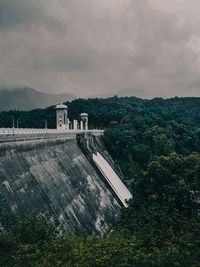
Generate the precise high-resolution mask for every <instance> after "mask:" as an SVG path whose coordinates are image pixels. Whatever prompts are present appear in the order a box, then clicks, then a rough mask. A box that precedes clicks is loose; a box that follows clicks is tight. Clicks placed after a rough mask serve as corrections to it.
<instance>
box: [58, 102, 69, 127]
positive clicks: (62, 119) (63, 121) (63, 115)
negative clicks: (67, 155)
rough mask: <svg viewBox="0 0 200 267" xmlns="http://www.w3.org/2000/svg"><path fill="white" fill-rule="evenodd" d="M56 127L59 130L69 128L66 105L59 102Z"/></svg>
mask: <svg viewBox="0 0 200 267" xmlns="http://www.w3.org/2000/svg"><path fill="white" fill-rule="evenodd" d="M56 128H57V130H61V129H68V128H69V124H68V114H67V106H66V105H63V104H59V105H57V106H56Z"/></svg>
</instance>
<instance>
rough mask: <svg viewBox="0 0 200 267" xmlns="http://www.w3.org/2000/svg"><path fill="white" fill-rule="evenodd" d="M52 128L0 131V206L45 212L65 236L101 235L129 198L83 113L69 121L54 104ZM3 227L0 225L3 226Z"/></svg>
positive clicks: (18, 211) (64, 108)
mask: <svg viewBox="0 0 200 267" xmlns="http://www.w3.org/2000/svg"><path fill="white" fill-rule="evenodd" d="M56 118H57V126H56V127H57V129H56V130H50V129H48V131H44V132H42V131H41V132H40V131H38V132H37V131H36V129H32V131H24V132H23V131H18V132H17V131H16V132H15V133H14V134H13V133H12V132H11V133H9V132H6V131H5V130H4V131H3V130H2V129H0V203H1V208H3V209H6V210H7V211H9V212H12V213H15V214H18V215H23V214H24V213H25V212H26V213H27V212H32V211H37V212H40V213H45V212H46V211H48V213H49V215H50V216H51V217H52V219H53V218H58V219H59V221H60V222H61V224H62V225H63V226H64V227H65V229H66V230H68V231H69V232H78V231H81V230H87V232H88V233H92V232H96V233H99V234H102V233H104V231H106V229H107V228H108V227H110V226H112V225H113V223H114V222H115V221H116V218H117V216H118V215H119V212H120V208H121V207H122V206H125V207H126V206H127V201H128V200H129V199H130V198H131V197H132V195H131V193H130V191H129V189H128V188H127V186H126V185H125V184H124V182H123V177H122V175H121V172H120V170H119V169H118V167H117V166H116V164H115V163H114V161H113V159H112V158H111V156H110V155H109V153H108V151H107V150H106V148H105V146H104V144H103V140H102V135H103V131H100V130H88V114H87V113H82V114H81V116H80V118H81V120H80V122H78V121H76V120H75V121H73V122H70V121H69V118H68V110H67V106H65V105H57V106H56ZM2 227H4V226H3V222H2Z"/></svg>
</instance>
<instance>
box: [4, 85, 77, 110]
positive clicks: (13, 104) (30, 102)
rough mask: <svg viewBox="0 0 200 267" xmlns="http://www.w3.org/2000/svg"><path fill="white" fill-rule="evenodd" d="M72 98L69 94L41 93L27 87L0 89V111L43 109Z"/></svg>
mask: <svg viewBox="0 0 200 267" xmlns="http://www.w3.org/2000/svg"><path fill="white" fill-rule="evenodd" d="M74 98H75V97H74V96H73V95H70V94H58V95H57V94H49V93H43V92H39V91H37V90H35V89H32V88H29V87H22V88H15V89H10V88H9V89H7V88H5V87H0V111H8V110H11V109H12V110H14V109H15V110H32V109H36V108H45V107H47V106H50V105H54V104H58V103H60V102H64V101H70V100H72V99H74Z"/></svg>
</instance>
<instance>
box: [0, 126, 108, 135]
mask: <svg viewBox="0 0 200 267" xmlns="http://www.w3.org/2000/svg"><path fill="white" fill-rule="evenodd" d="M84 132H87V133H89V132H91V133H98V134H103V132H104V130H98V129H94V130H66V129H59V130H57V129H31V128H0V135H18V134H59V133H66V134H67V133H71V134H78V133H84Z"/></svg>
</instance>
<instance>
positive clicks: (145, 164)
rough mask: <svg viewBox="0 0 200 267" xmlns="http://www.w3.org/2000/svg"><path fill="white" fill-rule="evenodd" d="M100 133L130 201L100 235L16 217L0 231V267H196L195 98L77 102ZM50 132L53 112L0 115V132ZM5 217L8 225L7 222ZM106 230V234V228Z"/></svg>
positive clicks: (199, 159)
mask: <svg viewBox="0 0 200 267" xmlns="http://www.w3.org/2000/svg"><path fill="white" fill-rule="evenodd" d="M67 105H68V107H69V114H70V116H71V118H78V114H80V113H81V112H83V111H84V112H87V113H88V114H89V118H90V126H91V127H107V128H108V129H107V130H106V132H105V136H104V142H105V144H106V146H107V148H108V150H109V151H110V153H111V154H112V156H113V158H114V159H115V160H116V162H117V163H118V165H119V166H120V168H121V170H122V172H123V174H124V176H125V178H126V180H128V181H129V182H130V187H131V189H132V192H133V199H132V200H131V201H130V203H129V207H128V208H123V209H122V212H121V216H120V217H119V219H118V223H117V225H116V226H115V227H114V229H112V231H108V232H107V233H106V234H105V236H103V237H98V236H88V235H87V234H86V233H83V234H81V235H79V236H74V235H71V233H65V232H64V233H63V234H62V235H58V233H57V232H56V225H53V224H52V223H51V222H50V220H49V219H48V217H46V218H44V217H42V216H41V215H34V216H35V217H31V216H26V217H25V218H22V219H20V218H15V217H12V216H11V215H9V216H8V217H7V215H6V214H5V213H3V211H2V216H3V218H4V222H5V225H7V227H8V229H10V231H8V232H3V231H2V232H1V233H0V253H1V257H0V262H2V266H11V265H12V266H33V265H36V266H124V267H125V266H126V267H128V266H200V264H199V262H200V241H199V236H200V213H199V212H200V201H199V200H200V154H199V153H200V98H173V99H167V100H164V99H160V98H156V99H153V100H142V99H138V98H135V97H130V98H118V97H113V98H108V99H89V100H84V99H79V100H75V101H72V102H70V103H67ZM12 115H14V117H15V118H19V120H20V124H21V127H43V126H44V120H45V119H46V118H47V120H48V125H49V127H52V128H53V127H54V126H55V110H54V108H53V107H50V108H47V109H45V110H33V111H30V112H19V111H10V112H2V113H0V124H1V125H0V127H5V126H6V127H9V126H10V127H11V122H12V120H11V118H12ZM6 218H7V219H6ZM110 230H111V229H110Z"/></svg>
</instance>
